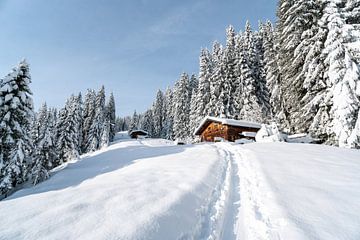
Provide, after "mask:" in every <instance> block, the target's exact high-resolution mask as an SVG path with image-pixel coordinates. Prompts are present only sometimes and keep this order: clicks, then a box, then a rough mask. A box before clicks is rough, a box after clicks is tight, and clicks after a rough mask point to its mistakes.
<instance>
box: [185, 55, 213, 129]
mask: <svg viewBox="0 0 360 240" xmlns="http://www.w3.org/2000/svg"><path fill="white" fill-rule="evenodd" d="M199 62H200V69H199V80H198V87H197V91H196V92H195V94H194V93H193V95H192V100H191V109H190V112H191V114H190V126H191V128H192V130H191V131H193V130H194V129H195V128H196V127H197V125H198V124H199V123H200V121H201V119H202V118H203V117H205V116H207V115H208V114H209V112H210V110H209V107H210V106H209V105H210V104H209V102H210V97H211V96H210V78H211V75H212V63H211V55H210V53H209V51H208V50H207V49H202V50H201V53H200V57H199Z"/></svg>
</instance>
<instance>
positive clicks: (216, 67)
mask: <svg viewBox="0 0 360 240" xmlns="http://www.w3.org/2000/svg"><path fill="white" fill-rule="evenodd" d="M223 52H224V50H223V47H222V46H221V45H220V43H219V42H214V44H213V49H212V55H211V56H212V57H211V59H212V61H211V66H212V74H211V77H210V102H209V106H208V109H207V115H210V116H217V117H218V116H220V114H221V108H220V102H219V97H220V86H221V82H222V75H223V72H224V64H223V55H224V53H223Z"/></svg>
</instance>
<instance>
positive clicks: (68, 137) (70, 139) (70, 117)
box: [56, 95, 80, 166]
mask: <svg viewBox="0 0 360 240" xmlns="http://www.w3.org/2000/svg"><path fill="white" fill-rule="evenodd" d="M78 110H79V108H78V97H76V96H74V95H72V96H71V97H70V98H69V99H68V100H67V101H66V104H65V107H64V108H62V109H61V110H60V113H59V118H58V122H57V126H56V127H57V132H58V136H57V144H56V148H57V153H58V159H57V161H56V166H58V165H61V164H62V163H64V162H67V161H69V160H71V159H74V158H78V157H79V146H80V145H79V134H80V133H79V131H80V129H79V119H78V113H77V111H78Z"/></svg>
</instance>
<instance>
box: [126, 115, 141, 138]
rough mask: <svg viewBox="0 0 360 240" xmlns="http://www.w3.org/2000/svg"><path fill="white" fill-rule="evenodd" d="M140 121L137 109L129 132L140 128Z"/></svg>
mask: <svg viewBox="0 0 360 240" xmlns="http://www.w3.org/2000/svg"><path fill="white" fill-rule="evenodd" d="M139 123H140V116H139V115H138V114H137V113H136V110H135V111H134V114H133V115H132V118H131V120H130V123H129V129H128V131H129V133H130V132H131V131H133V130H137V129H139Z"/></svg>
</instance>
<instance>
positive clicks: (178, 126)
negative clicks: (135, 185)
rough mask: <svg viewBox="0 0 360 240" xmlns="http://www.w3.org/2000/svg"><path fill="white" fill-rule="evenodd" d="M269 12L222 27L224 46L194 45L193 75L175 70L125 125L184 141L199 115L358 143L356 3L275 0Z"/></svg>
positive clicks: (359, 8) (359, 30) (359, 7)
mask: <svg viewBox="0 0 360 240" xmlns="http://www.w3.org/2000/svg"><path fill="white" fill-rule="evenodd" d="M277 16H278V19H277V23H276V26H275V27H274V26H273V24H272V23H271V22H266V23H260V24H259V26H258V30H257V31H254V30H252V28H251V26H250V24H249V23H247V24H246V26H245V30H244V31H243V32H240V33H236V32H235V30H234V28H233V27H232V26H230V27H229V28H228V29H227V30H226V45H225V46H222V45H221V44H219V43H218V42H215V43H214V44H213V48H212V51H209V50H208V49H203V50H201V54H200V70H199V75H198V81H195V80H192V81H191V80H189V77H188V75H187V74H182V76H181V78H180V80H178V81H177V82H176V84H175V86H174V87H173V88H172V89H168V90H167V91H166V93H165V94H164V93H162V92H161V91H159V92H158V94H157V97H156V100H155V102H154V104H153V105H152V106H151V108H150V109H149V110H148V111H146V112H145V113H143V114H141V115H140V117H139V115H136V116H134V117H133V120H132V122H133V125H134V124H135V123H138V125H137V126H138V127H141V128H143V129H145V130H147V131H148V132H149V133H151V134H152V135H153V136H155V137H159V136H160V137H166V138H170V139H175V138H182V139H187V138H192V137H193V135H192V133H193V130H194V128H195V127H196V126H197V125H198V124H199V121H200V120H201V119H202V118H203V117H204V116H206V115H210V116H224V117H229V118H235V117H238V118H240V119H244V120H249V121H257V122H262V123H267V122H270V121H272V122H276V123H277V125H278V126H279V127H280V128H281V129H282V130H283V131H285V132H288V133H299V132H307V133H310V134H311V135H312V136H313V137H314V138H318V139H320V141H321V142H323V143H326V144H331V145H337V146H341V147H351V148H360V67H359V66H360V48H359V46H360V27H359V26H360V2H359V1H353V0H339V1H325V0H324V1H317V0H300V1H290V0H281V1H280V2H279V5H278V11H277ZM161 106H162V107H161ZM160 108H161V110H159V109H160ZM149 119H150V120H149ZM159 119H162V120H159ZM132 127H133V126H131V127H130V128H132Z"/></svg>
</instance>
